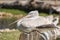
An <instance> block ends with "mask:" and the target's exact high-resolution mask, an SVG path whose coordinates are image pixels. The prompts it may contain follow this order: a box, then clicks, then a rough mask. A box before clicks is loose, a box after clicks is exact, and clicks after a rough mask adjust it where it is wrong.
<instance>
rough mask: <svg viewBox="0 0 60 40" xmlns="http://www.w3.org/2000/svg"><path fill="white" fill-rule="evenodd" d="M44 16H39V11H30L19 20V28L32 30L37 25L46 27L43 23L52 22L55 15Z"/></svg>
mask: <svg viewBox="0 0 60 40" xmlns="http://www.w3.org/2000/svg"><path fill="white" fill-rule="evenodd" d="M49 18H50V17H47V18H46V17H43V16H39V13H38V11H31V12H29V13H28V15H27V16H25V17H24V18H22V19H20V20H18V22H17V28H18V29H20V30H23V31H25V30H29V31H30V30H32V29H34V28H36V27H46V26H42V25H48V24H51V23H52V20H53V17H51V18H52V19H51V18H50V19H49ZM52 27H53V26H52Z"/></svg>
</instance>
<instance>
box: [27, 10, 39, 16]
mask: <svg viewBox="0 0 60 40" xmlns="http://www.w3.org/2000/svg"><path fill="white" fill-rule="evenodd" d="M28 16H29V17H37V16H39V13H38V11H37V10H35V11H31V12H29V13H28Z"/></svg>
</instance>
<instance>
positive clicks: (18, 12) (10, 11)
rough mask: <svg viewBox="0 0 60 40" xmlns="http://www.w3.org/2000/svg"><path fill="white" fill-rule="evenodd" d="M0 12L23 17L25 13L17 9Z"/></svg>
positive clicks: (0, 10)
mask: <svg viewBox="0 0 60 40" xmlns="http://www.w3.org/2000/svg"><path fill="white" fill-rule="evenodd" d="M0 12H7V13H12V14H16V15H17V14H23V15H25V14H26V12H25V11H22V10H18V9H0Z"/></svg>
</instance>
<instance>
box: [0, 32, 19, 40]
mask: <svg viewBox="0 0 60 40" xmlns="http://www.w3.org/2000/svg"><path fill="white" fill-rule="evenodd" d="M19 35H20V32H19V31H14V32H0V40H18V39H19Z"/></svg>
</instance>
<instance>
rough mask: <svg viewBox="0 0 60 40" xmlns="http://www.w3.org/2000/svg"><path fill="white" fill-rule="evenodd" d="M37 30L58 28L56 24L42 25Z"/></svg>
mask: <svg viewBox="0 0 60 40" xmlns="http://www.w3.org/2000/svg"><path fill="white" fill-rule="evenodd" d="M36 28H56V26H55V25H54V24H47V25H41V26H38V27H36Z"/></svg>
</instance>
